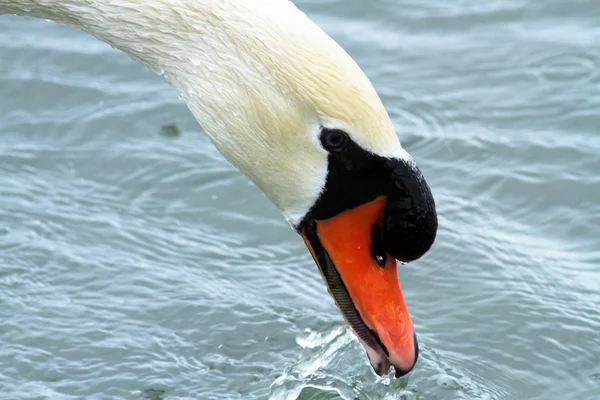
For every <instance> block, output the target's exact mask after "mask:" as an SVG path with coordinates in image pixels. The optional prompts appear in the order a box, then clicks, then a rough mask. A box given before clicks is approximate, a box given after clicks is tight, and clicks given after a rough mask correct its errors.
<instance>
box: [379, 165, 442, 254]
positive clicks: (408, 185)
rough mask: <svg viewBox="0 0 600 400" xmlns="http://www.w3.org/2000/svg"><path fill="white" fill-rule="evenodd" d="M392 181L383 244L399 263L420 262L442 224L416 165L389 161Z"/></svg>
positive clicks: (386, 207)
mask: <svg viewBox="0 0 600 400" xmlns="http://www.w3.org/2000/svg"><path fill="white" fill-rule="evenodd" d="M387 166H388V167H389V168H390V169H391V172H392V174H391V176H392V179H391V181H390V182H389V186H388V188H387V193H386V195H387V203H386V206H385V213H384V233H383V240H384V245H385V248H386V250H387V252H388V253H389V254H390V255H391V256H392V257H394V258H395V259H397V260H399V261H402V262H409V261H413V260H416V259H418V258H420V257H421V256H422V255H423V254H425V253H426V252H427V251H428V250H429V249H430V248H431V245H433V242H434V241H435V236H436V233H437V227H438V221H437V214H436V211H435V202H434V200H433V195H432V194H431V189H429V185H427V182H425V178H424V177H423V174H421V171H420V170H419V168H417V166H416V165H415V164H414V163H412V162H411V163H406V162H404V161H401V160H389V161H388V163H387Z"/></svg>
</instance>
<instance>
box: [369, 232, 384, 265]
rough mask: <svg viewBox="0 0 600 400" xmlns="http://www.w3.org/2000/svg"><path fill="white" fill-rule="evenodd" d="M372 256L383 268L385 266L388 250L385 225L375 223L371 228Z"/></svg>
mask: <svg viewBox="0 0 600 400" xmlns="http://www.w3.org/2000/svg"><path fill="white" fill-rule="evenodd" d="M371 257H373V259H374V260H375V262H376V263H377V265H379V266H380V267H381V268H383V267H385V263H386V261H387V252H386V250H385V245H384V241H383V227H382V225H381V224H380V223H375V224H374V225H373V227H372V228H371Z"/></svg>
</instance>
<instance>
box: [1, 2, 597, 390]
mask: <svg viewBox="0 0 600 400" xmlns="http://www.w3.org/2000/svg"><path fill="white" fill-rule="evenodd" d="M297 4H298V6H299V7H300V8H301V9H302V10H304V11H305V12H306V13H308V14H309V16H310V17H311V18H313V19H314V20H315V21H317V22H318V23H319V25H321V26H322V27H323V28H324V29H325V30H326V31H327V32H328V33H329V34H330V35H332V36H333V37H334V38H335V39H336V40H337V41H338V42H339V43H340V44H342V46H344V48H346V49H347V50H348V52H349V53H350V54H351V55H352V56H353V57H354V58H355V59H356V60H357V62H358V63H359V64H360V65H361V66H362V67H363V69H364V70H365V72H366V73H367V75H368V76H369V77H370V78H371V79H372V81H373V83H374V85H375V86H376V88H377V90H378V92H379V93H380V95H381V97H382V99H383V101H384V103H385V105H386V107H387V109H388V110H389V113H390V115H391V117H392V119H393V121H394V123H395V125H396V127H397V131H398V135H399V137H400V139H401V141H402V143H403V145H404V147H405V148H407V149H408V150H409V151H410V152H411V153H412V154H413V156H414V157H415V158H416V159H417V161H418V163H419V165H420V166H421V169H422V170H423V172H424V174H425V176H426V177H427V179H428V181H429V184H430V185H431V187H432V190H433V193H434V195H435V198H436V201H437V204H438V213H439V217H440V230H439V236H438V239H437V242H436V244H435V246H434V248H433V249H432V250H431V252H430V253H428V255H427V256H426V257H424V258H423V259H422V260H419V261H417V262H415V263H412V264H409V265H406V266H402V267H401V268H400V269H399V275H400V281H401V283H402V287H403V289H404V293H405V296H406V298H407V302H408V304H409V308H410V310H411V312H412V315H413V320H414V322H415V325H416V329H417V333H418V335H419V342H420V344H421V357H420V359H419V362H418V364H417V367H416V369H415V370H414V372H413V373H411V374H410V375H409V376H407V377H404V378H401V379H399V380H394V379H390V378H389V377H386V378H383V379H381V378H377V377H376V376H375V375H374V374H373V373H372V371H371V368H370V366H369V365H368V362H367V360H366V357H365V355H364V351H363V349H362V348H361V347H360V345H359V344H358V343H357V342H356V341H355V340H354V338H353V337H352V335H350V334H349V332H348V331H347V330H346V329H345V328H344V324H343V320H342V318H341V315H340V314H339V312H338V311H337V309H336V307H335V305H334V303H333V301H332V299H331V298H330V296H329V294H328V293H327V290H326V288H325V286H324V284H323V283H322V281H321V277H320V275H319V272H318V270H317V267H316V266H315V265H314V263H313V261H312V259H311V257H310V255H309V254H308V252H307V251H306V249H305V247H304V244H303V243H302V240H301V239H300V237H299V236H298V235H297V234H295V233H294V232H292V231H291V230H290V229H289V227H287V226H286V225H285V223H284V222H283V221H282V219H281V217H280V215H279V213H278V211H277V210H276V208H275V207H274V206H273V205H272V204H271V203H269V202H268V200H267V199H266V198H265V196H264V195H263V194H262V193H261V192H260V191H259V190H258V189H257V188H256V187H255V186H254V185H253V184H251V183H250V182H249V180H248V179H247V178H246V177H245V176H243V175H242V174H241V173H240V172H238V171H236V170H235V169H234V168H233V167H231V166H230V165H229V164H227V162H226V161H224V159H223V158H222V157H221V156H220V155H219V153H218V152H217V151H216V150H215V149H214V148H213V147H212V145H210V143H209V141H208V140H207V138H206V137H205V136H204V135H203V133H202V131H201V129H200V128H199V127H198V124H197V123H196V121H195V120H194V119H193V117H192V115H191V114H190V113H189V111H188V110H187V108H186V107H185V106H184V104H183V103H182V102H181V101H180V100H179V99H178V97H177V95H176V93H175V92H174V90H173V89H172V88H170V87H168V86H167V85H166V83H164V82H163V80H162V79H160V78H158V77H156V76H154V75H152V74H151V73H150V72H149V71H147V70H146V69H145V67H143V66H142V65H140V64H137V63H135V62H133V61H132V60H130V59H129V58H128V57H127V56H126V55H124V54H122V53H119V52H118V51H115V50H113V49H111V48H110V47H109V46H108V45H105V44H103V43H100V42H98V41H97V40H96V39H94V38H92V37H91V36H89V35H86V34H84V33H81V32H78V31H76V30H74V29H71V28H67V27H64V26H60V25H57V24H54V23H49V22H46V21H43V20H35V19H27V18H17V17H10V16H1V17H0V89H1V90H0V140H1V142H0V143H1V144H0V177H1V178H0V182H1V184H0V265H1V267H0V321H1V324H0V343H1V345H0V399H20V398H23V399H25V398H27V399H155V400H157V399H244V400H246V399H265V398H271V399H296V398H300V399H311V400H316V399H341V398H343V399H361V400H366V399H389V400H391V399H403V400H414V399H423V400H424V399H506V400H513V399H540V400H542V399H554V398H560V399H578V400H592V399H597V398H599V397H600V313H599V312H598V310H599V309H600V265H599V264H600V133H599V132H598V130H599V129H600V117H599V110H600V69H599V62H600V47H599V46H598V44H599V43H600V24H599V23H598V21H599V19H598V16H599V15H600V3H598V2H597V1H594V0H579V1H571V2H564V1H558V0H546V1H543V2H542V1H538V2H533V1H526V0H494V1H489V2H483V1H467V0H461V1H453V2H448V1H445V0H426V1H414V0H403V1H400V0H371V1H367V0H344V1H341V0H339V1H335V0H330V1H322V0H304V1H298V2H297ZM170 124H175V125H176V126H177V127H178V129H179V130H180V131H181V135H180V136H173V135H161V127H162V126H164V125H170Z"/></svg>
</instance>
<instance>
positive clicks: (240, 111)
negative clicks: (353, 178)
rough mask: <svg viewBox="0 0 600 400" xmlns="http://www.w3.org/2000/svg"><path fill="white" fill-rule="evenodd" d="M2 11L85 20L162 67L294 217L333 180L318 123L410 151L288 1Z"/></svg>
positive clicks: (134, 1) (383, 148)
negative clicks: (328, 171) (330, 176)
mask: <svg viewBox="0 0 600 400" xmlns="http://www.w3.org/2000/svg"><path fill="white" fill-rule="evenodd" d="M0 14H18V15H29V16H35V17H40V18H45V19H50V20H54V21H57V22H61V23H65V24H67V25H71V26H74V27H77V28H79V29H82V30H84V31H87V32H89V33H91V34H92V35H94V36H96V37H97V38H98V39H100V40H102V41H104V42H107V43H109V44H111V45H112V46H113V47H116V48H118V49H120V50H122V51H124V52H125V53H127V54H129V55H130V56H131V57H133V58H135V59H138V60H140V61H142V62H143V63H144V64H146V65H147V66H148V67H149V68H150V69H151V70H153V71H154V72H156V73H158V74H160V75H163V76H164V77H165V78H166V79H167V80H168V81H169V82H170V83H171V84H172V85H173V86H175V88H176V89H177V90H178V91H179V93H180V95H181V96H182V97H183V99H184V100H185V102H186V103H187V105H188V107H189V108H190V110H191V111H192V113H193V114H194V116H195V117H196V119H197V120H198V121H199V122H200V124H201V125H202V127H203V128H204V130H205V131H206V133H207V135H208V136H209V137H210V138H211V140H212V141H213V142H214V143H215V145H216V146H217V148H218V149H219V150H220V151H221V153H223V154H224V155H225V156H226V157H227V158H228V159H229V160H230V161H231V162H232V163H233V164H234V165H236V166H238V167H239V168H240V169H241V170H243V171H244V172H245V173H246V174H247V175H248V176H249V177H250V178H251V179H252V180H253V181H254V182H255V183H256V184H257V185H258V186H259V187H260V188H261V189H262V190H263V192H265V194H266V195H267V196H268V197H269V198H270V199H271V200H272V201H273V202H274V203H275V204H276V205H277V206H278V207H279V208H280V209H281V210H282V211H283V213H284V217H285V218H286V219H287V220H288V221H289V222H290V223H292V224H295V223H298V222H299V221H300V219H301V218H302V217H303V216H304V214H305V213H306V212H307V211H308V209H309V208H310V207H311V206H312V205H313V204H314V203H315V201H316V199H317V198H318V196H319V193H320V191H321V190H322V188H323V185H324V183H325V178H326V175H327V153H326V152H325V151H324V150H323V149H322V148H321V147H320V145H319V139H318V132H319V129H320V128H319V127H320V125H329V126H333V127H338V128H343V129H345V130H347V131H348V132H351V133H352V132H353V133H356V135H355V136H354V139H355V141H357V142H358V143H359V145H361V146H362V147H363V148H365V149H367V150H369V151H371V152H373V153H377V154H380V155H390V156H395V157H404V156H406V153H405V152H404V151H403V150H402V148H401V147H400V143H399V142H398V139H397V137H396V135H395V132H394V128H393V126H392V124H391V121H390V119H389V117H388V115H387V113H386V111H385V109H384V108H383V105H382V104H381V101H380V100H379V97H378V96H377V94H376V93H375V90H374V89H373V87H372V86H371V84H370V82H369V81H368V79H367V78H366V76H364V74H363V73H362V71H361V70H360V68H359V67H358V66H357V65H356V64H355V63H354V61H353V60H352V59H351V58H350V57H349V56H348V54H347V53H346V52H345V51H344V50H343V49H342V48H341V47H339V46H338V45H337V44H336V43H335V42H334V41H333V40H332V39H331V38H330V37H329V36H327V35H326V34H325V33H324V32H323V31H322V30H321V29H319V28H318V27H317V26H316V25H315V24H313V23H312V22H311V21H310V20H309V19H308V18H307V17H306V16H305V15H304V14H303V13H302V12H300V11H299V10H298V9H297V8H296V7H295V6H294V5H293V4H292V3H291V2H289V1H288V0H0Z"/></svg>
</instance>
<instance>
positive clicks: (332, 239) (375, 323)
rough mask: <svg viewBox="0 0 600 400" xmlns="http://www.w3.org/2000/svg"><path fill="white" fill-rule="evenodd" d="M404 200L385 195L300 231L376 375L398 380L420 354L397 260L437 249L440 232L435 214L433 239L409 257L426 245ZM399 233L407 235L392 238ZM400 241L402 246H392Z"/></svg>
mask: <svg viewBox="0 0 600 400" xmlns="http://www.w3.org/2000/svg"><path fill="white" fill-rule="evenodd" d="M425 189H426V190H424V191H425V192H426V193H425V196H426V197H427V196H431V192H430V191H429V188H428V187H425ZM417 191H418V190H417ZM403 195H404V197H403V198H402V199H399V198H394V196H393V195H390V194H389V193H388V194H387V196H386V195H381V196H379V197H376V198H375V199H373V200H370V201H368V202H366V203H363V204H361V205H358V206H355V207H353V208H350V209H347V210H345V211H343V212H341V213H338V214H336V215H334V216H332V217H329V218H327V219H322V220H318V219H313V220H312V221H310V222H308V223H307V224H305V225H304V227H303V229H302V230H301V231H300V233H301V234H302V236H303V238H304V241H305V243H306V245H307V246H308V248H309V250H310V252H311V254H312V256H313V258H314V259H315V261H316V263H317V264H318V266H319V268H320V270H321V273H322V275H323V277H324V280H325V282H326V283H327V286H328V289H329V292H330V293H331V295H332V296H333V298H334V299H335V301H336V304H337V306H338V307H339V308H340V310H341V312H342V315H343V316H344V318H345V319H346V321H347V323H348V325H349V326H350V327H351V329H352V330H353V331H354V333H355V334H356V336H357V337H358V339H359V341H360V342H361V344H362V345H363V346H364V348H365V350H366V352H367V354H368V356H369V360H370V362H371V365H372V366H373V369H374V370H375V372H376V373H377V374H378V375H384V374H386V373H387V372H388V371H389V369H390V366H391V365H393V366H394V368H395V370H396V376H397V377H398V376H402V375H405V374H407V373H408V372H409V371H410V370H411V369H412V368H413V367H414V365H415V363H416V361H417V357H418V352H419V351H418V344H417V339H416V335H415V331H414V327H413V323H412V320H411V317H410V314H409V312H408V308H407V306H406V303H405V302H404V297H403V295H402V290H401V288H400V284H399V282H398V277H397V274H396V266H397V262H396V259H399V260H400V261H412V260H413V259H416V258H418V257H420V256H421V255H422V254H423V253H425V251H427V250H428V249H429V247H430V246H431V244H432V243H433V240H434V238H435V232H436V230H437V218H436V217H435V208H433V209H432V210H433V211H432V212H433V214H432V215H433V216H431V213H429V214H428V216H427V218H431V219H432V220H431V221H427V222H424V223H425V225H426V228H429V233H427V234H428V235H431V233H430V232H431V229H433V234H432V235H433V236H431V237H427V239H426V242H427V243H426V245H425V247H423V248H421V249H419V250H418V251H417V252H416V253H412V254H410V255H408V256H405V254H407V253H406V249H407V248H406V243H409V244H411V245H413V246H412V248H415V246H417V247H418V245H415V243H417V242H418V243H420V244H421V245H422V243H423V242H422V240H421V239H422V237H418V238H417V237H416V236H417V235H416V234H415V232H416V231H415V230H411V229H412V228H414V226H413V225H411V224H412V223H413V222H414V221H415V220H414V219H411V215H412V214H414V207H412V208H411V207H409V208H406V206H407V205H411V204H412V205H414V202H411V201H408V202H407V200H406V191H404V192H403ZM418 196H420V194H417V195H416V197H418ZM412 197H413V198H414V197H415V196H412ZM411 213H412V214H411ZM407 214H408V215H409V217H408V218H407V217H406V215H407ZM425 214H427V212H425ZM425 214H423V213H421V215H419V217H420V218H419V219H423V220H424V219H426V218H425V217H424V215H425ZM413 216H414V215H413ZM387 231H389V232H387ZM419 232H421V230H419ZM399 233H403V234H401V235H399V237H398V236H394V237H390V235H394V234H399ZM394 241H395V242H394ZM398 241H404V243H403V244H400V245H396V246H394V244H393V243H398ZM390 243H391V244H390ZM403 250H404V251H403ZM392 255H393V256H392ZM394 257H395V258H394Z"/></svg>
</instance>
